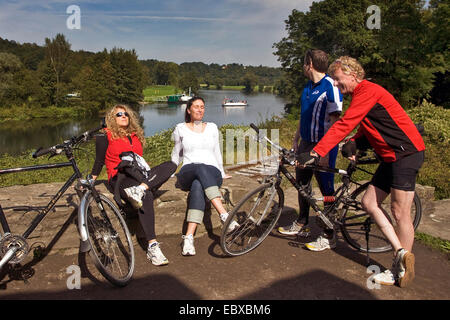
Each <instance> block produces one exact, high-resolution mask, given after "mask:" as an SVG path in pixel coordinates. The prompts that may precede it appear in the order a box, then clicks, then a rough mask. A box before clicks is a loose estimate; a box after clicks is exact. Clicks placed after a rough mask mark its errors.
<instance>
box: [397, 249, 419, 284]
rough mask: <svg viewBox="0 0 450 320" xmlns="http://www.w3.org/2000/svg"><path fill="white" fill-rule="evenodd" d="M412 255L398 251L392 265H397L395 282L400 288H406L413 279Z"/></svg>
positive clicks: (404, 251) (405, 251) (401, 250)
mask: <svg viewBox="0 0 450 320" xmlns="http://www.w3.org/2000/svg"><path fill="white" fill-rule="evenodd" d="M414 262H415V258H414V254H412V253H411V252H409V251H407V250H405V249H400V250H399V251H398V252H397V255H396V257H395V260H394V263H395V264H396V265H397V270H398V271H397V282H398V285H399V286H400V287H401V288H404V287H406V286H408V285H409V284H410V283H411V282H412V280H413V279H414V276H415V273H414Z"/></svg>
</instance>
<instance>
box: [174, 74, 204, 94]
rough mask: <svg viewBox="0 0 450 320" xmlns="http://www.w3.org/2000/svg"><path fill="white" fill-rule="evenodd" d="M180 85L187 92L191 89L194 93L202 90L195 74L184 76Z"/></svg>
mask: <svg viewBox="0 0 450 320" xmlns="http://www.w3.org/2000/svg"><path fill="white" fill-rule="evenodd" d="M178 83H179V84H178V85H179V87H180V88H181V89H183V90H184V91H185V92H187V91H188V90H189V89H191V91H192V92H194V93H197V92H198V90H199V89H200V83H199V81H198V79H197V77H196V76H195V74H194V73H193V72H189V73H185V74H183V75H182V76H181V78H180V80H179V82H178Z"/></svg>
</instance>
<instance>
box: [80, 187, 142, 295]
mask: <svg viewBox="0 0 450 320" xmlns="http://www.w3.org/2000/svg"><path fill="white" fill-rule="evenodd" d="M83 214H84V217H85V220H84V221H85V222H86V226H87V233H88V241H89V244H90V246H91V250H90V251H89V255H90V256H91V258H92V259H93V261H94V264H95V266H96V267H97V269H98V270H99V271H100V273H101V274H102V275H103V276H104V277H105V278H106V279H107V280H108V281H109V282H111V283H112V284H113V285H116V286H119V287H123V286H126V285H127V284H128V282H129V281H130V280H131V276H132V275H133V271H134V249H133V242H132V240H131V235H130V232H129V231H128V227H127V225H126V223H125V220H124V219H123V217H122V215H121V213H120V211H119V209H117V207H116V206H115V205H114V204H113V203H112V201H111V200H109V199H108V198H107V197H106V196H104V195H102V194H100V203H97V202H96V201H95V200H94V197H93V196H92V194H90V195H89V198H88V199H87V205H86V209H85V210H84V213H83Z"/></svg>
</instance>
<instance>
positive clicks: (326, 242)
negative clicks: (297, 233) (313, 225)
mask: <svg viewBox="0 0 450 320" xmlns="http://www.w3.org/2000/svg"><path fill="white" fill-rule="evenodd" d="M305 247H306V248H307V249H308V250H311V251H323V250H326V249H334V248H336V235H335V234H333V237H332V238H331V239H328V238H327V237H325V236H324V235H323V234H322V235H320V236H319V237H318V238H317V239H316V240H315V241H313V242H309V243H306V244H305Z"/></svg>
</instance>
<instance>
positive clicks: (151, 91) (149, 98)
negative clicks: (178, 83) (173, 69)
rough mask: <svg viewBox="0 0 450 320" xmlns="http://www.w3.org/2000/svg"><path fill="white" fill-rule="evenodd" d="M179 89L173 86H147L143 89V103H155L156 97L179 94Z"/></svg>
mask: <svg viewBox="0 0 450 320" xmlns="http://www.w3.org/2000/svg"><path fill="white" fill-rule="evenodd" d="M179 91H180V90H179V89H177V88H176V87H174V86H164V85H154V86H149V87H147V88H145V89H144V91H143V94H144V101H145V102H153V101H156V100H157V98H158V97H165V96H169V95H172V94H176V93H179Z"/></svg>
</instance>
